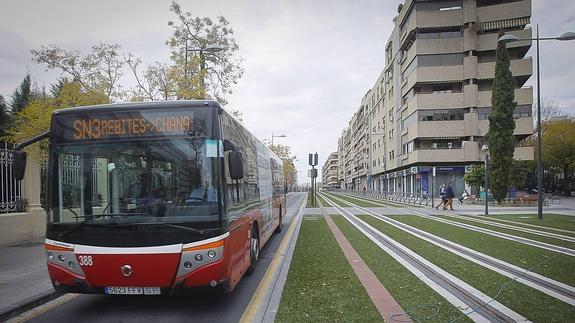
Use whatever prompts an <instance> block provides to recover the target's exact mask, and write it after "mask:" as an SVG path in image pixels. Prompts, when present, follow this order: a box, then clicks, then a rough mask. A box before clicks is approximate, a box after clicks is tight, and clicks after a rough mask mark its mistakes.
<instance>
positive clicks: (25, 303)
mask: <svg viewBox="0 0 575 323" xmlns="http://www.w3.org/2000/svg"><path fill="white" fill-rule="evenodd" d="M54 296H56V294H55V291H54V288H53V287H52V283H51V282H50V278H49V277H48V271H47V270H46V255H45V254H44V239H42V240H35V241H31V242H27V243H23V244H19V245H14V246H3V247H0V321H2V320H4V319H6V318H7V317H8V316H12V315H13V314H17V312H21V311H23V310H27V309H29V306H34V305H37V304H38V303H42V302H43V301H46V300H49V299H51V298H53V297H54Z"/></svg>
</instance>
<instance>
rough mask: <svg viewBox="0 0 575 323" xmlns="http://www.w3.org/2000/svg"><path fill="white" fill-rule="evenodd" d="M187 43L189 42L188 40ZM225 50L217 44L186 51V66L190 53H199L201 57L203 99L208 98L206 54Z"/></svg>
mask: <svg viewBox="0 0 575 323" xmlns="http://www.w3.org/2000/svg"><path fill="white" fill-rule="evenodd" d="M186 42H187V40H186ZM186 46H187V44H186ZM223 50H224V48H223V47H220V46H219V45H216V44H208V45H206V46H205V47H202V48H192V49H186V66H187V64H188V56H187V55H188V52H198V53H199V55H200V76H201V78H200V88H201V90H202V93H201V95H200V96H201V97H202V98H205V97H206V80H205V78H206V53H212V54H213V53H217V52H221V51H223Z"/></svg>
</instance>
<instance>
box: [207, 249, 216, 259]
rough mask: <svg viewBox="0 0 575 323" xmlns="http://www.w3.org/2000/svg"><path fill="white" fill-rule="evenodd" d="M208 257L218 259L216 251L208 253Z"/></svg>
mask: <svg viewBox="0 0 575 323" xmlns="http://www.w3.org/2000/svg"><path fill="white" fill-rule="evenodd" d="M208 257H210V258H215V257H216V251H215V250H210V251H208Z"/></svg>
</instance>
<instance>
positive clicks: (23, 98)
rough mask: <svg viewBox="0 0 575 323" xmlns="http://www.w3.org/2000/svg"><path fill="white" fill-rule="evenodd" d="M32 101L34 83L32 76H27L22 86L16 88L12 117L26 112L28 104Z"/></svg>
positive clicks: (13, 97) (13, 96)
mask: <svg viewBox="0 0 575 323" xmlns="http://www.w3.org/2000/svg"><path fill="white" fill-rule="evenodd" d="M31 100H32V81H31V80H30V74H26V76H25V77H24V80H22V83H20V86H19V87H18V88H16V90H15V91H14V94H13V95H12V104H11V107H12V115H15V114H16V113H18V112H20V111H22V110H24V108H25V107H26V106H27V105H28V103H29V102H30V101H31Z"/></svg>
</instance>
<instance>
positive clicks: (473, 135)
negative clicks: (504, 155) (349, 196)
mask: <svg viewBox="0 0 575 323" xmlns="http://www.w3.org/2000/svg"><path fill="white" fill-rule="evenodd" d="M530 18H531V0H445V1H444V0H435V1H434V0H431V1H429V0H427V1H422V0H406V2H405V3H404V5H403V7H402V9H401V11H400V12H399V14H398V16H397V17H395V19H394V21H393V23H394V29H393V32H392V34H391V36H390V38H389V40H388V41H387V44H386V52H385V66H384V67H383V70H382V72H381V73H380V75H379V77H378V78H377V80H376V81H375V83H374V85H373V86H372V87H371V89H369V90H368V91H367V92H366V94H365V95H364V97H363V99H362V101H361V103H360V106H359V108H358V110H357V111H356V112H355V113H354V115H353V116H352V118H351V120H350V122H349V124H348V127H347V128H346V129H345V130H344V131H343V133H342V136H341V137H340V138H339V140H338V153H339V156H338V160H339V165H340V171H339V178H338V180H339V182H340V185H341V187H342V188H347V189H362V188H363V187H364V186H366V187H367V188H368V189H370V190H377V191H395V192H404V193H421V192H424V193H428V192H430V191H431V186H432V185H433V186H434V188H435V189H436V190H437V187H438V186H439V185H440V184H442V183H448V182H449V183H451V184H452V185H453V187H454V189H455V191H456V193H461V192H462V191H463V189H464V181H463V176H464V174H465V172H466V171H467V170H468V169H469V168H470V166H471V165H473V164H478V163H483V161H484V160H485V154H486V153H485V152H483V151H482V150H481V147H482V146H483V144H484V136H485V134H486V133H487V131H488V129H489V121H488V116H489V113H490V111H491V94H492V91H491V90H492V84H493V79H494V76H495V50H496V48H497V39H498V31H499V29H503V31H505V32H506V33H511V34H514V35H516V36H518V37H519V38H530V37H531V29H530V28H529V24H530ZM530 46H531V42H530V41H520V42H512V43H508V44H507V48H508V51H509V55H510V57H511V67H510V69H511V72H512V74H513V77H514V79H515V82H516V85H517V89H516V90H515V101H516V102H517V106H516V109H515V115H514V117H515V132H514V136H515V141H516V148H515V154H514V157H515V158H516V159H533V148H532V147H527V146H526V147H523V146H522V141H523V139H525V138H526V137H528V136H529V135H531V134H532V132H533V118H532V115H531V106H532V103H533V90H532V88H531V87H525V86H524V85H525V83H526V82H527V80H528V79H529V78H530V77H531V74H532V69H533V61H532V59H531V57H526V54H527V51H528V50H529V48H530ZM433 169H435V177H433V176H432V173H433ZM432 182H433V184H432Z"/></svg>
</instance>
